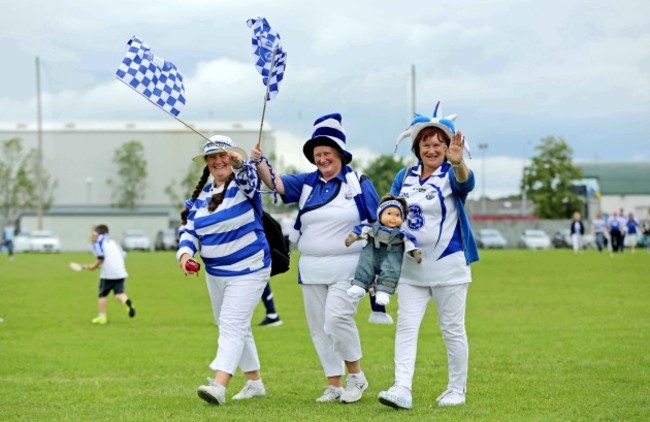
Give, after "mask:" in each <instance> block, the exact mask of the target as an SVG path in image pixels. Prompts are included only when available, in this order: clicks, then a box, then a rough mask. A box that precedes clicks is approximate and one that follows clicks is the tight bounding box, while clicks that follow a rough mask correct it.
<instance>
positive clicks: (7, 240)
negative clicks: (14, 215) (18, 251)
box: [3, 220, 16, 261]
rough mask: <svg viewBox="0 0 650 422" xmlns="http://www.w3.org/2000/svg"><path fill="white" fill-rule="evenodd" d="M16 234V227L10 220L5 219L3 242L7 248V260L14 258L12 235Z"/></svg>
mask: <svg viewBox="0 0 650 422" xmlns="http://www.w3.org/2000/svg"><path fill="white" fill-rule="evenodd" d="M15 235H16V227H14V225H13V222H12V221H11V220H7V223H6V224H5V228H4V235H3V236H4V244H5V248H7V256H9V260H10V261H13V259H14V236H15Z"/></svg>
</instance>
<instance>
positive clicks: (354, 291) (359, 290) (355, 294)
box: [348, 286, 366, 300]
mask: <svg viewBox="0 0 650 422" xmlns="http://www.w3.org/2000/svg"><path fill="white" fill-rule="evenodd" d="M365 295H366V291H365V289H364V288H363V287H359V286H352V287H350V288H349V289H348V296H350V297H351V298H352V299H358V300H361V299H363V297H364V296H365Z"/></svg>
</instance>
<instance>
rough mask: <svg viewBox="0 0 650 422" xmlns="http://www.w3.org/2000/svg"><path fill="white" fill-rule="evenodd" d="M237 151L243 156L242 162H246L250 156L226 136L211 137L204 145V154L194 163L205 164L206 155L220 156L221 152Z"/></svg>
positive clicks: (195, 159)
mask: <svg viewBox="0 0 650 422" xmlns="http://www.w3.org/2000/svg"><path fill="white" fill-rule="evenodd" d="M228 151H235V152H237V153H239V155H241V157H242V160H244V161H246V158H247V157H248V155H247V154H246V151H244V150H243V149H241V148H239V147H238V146H235V143H234V142H233V141H232V139H230V138H229V137H227V136H225V135H213V136H211V137H210V140H209V141H206V142H205V144H204V145H203V153H201V154H199V155H197V156H196V157H194V158H192V161H194V162H197V163H205V157H206V155H210V154H218V153H220V152H228Z"/></svg>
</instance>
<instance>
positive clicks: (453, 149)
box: [446, 131, 465, 163]
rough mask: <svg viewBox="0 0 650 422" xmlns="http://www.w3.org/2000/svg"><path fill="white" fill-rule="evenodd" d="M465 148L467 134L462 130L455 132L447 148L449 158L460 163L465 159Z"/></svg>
mask: <svg viewBox="0 0 650 422" xmlns="http://www.w3.org/2000/svg"><path fill="white" fill-rule="evenodd" d="M464 148H465V136H463V133H462V132H461V131H458V132H456V133H454V135H453V136H452V137H451V142H450V143H449V148H447V154H446V157H447V160H449V161H451V162H452V163H460V162H461V161H462V160H463V149H464Z"/></svg>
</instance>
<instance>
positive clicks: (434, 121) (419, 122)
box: [395, 101, 471, 156]
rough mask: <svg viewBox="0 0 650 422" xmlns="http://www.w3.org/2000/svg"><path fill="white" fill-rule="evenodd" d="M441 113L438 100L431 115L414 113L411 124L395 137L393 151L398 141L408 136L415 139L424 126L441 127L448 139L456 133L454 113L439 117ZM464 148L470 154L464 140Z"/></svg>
mask: <svg viewBox="0 0 650 422" xmlns="http://www.w3.org/2000/svg"><path fill="white" fill-rule="evenodd" d="M441 115H442V107H440V101H438V102H437V103H436V108H435V109H434V110H433V116H432V117H428V116H424V115H422V114H418V113H416V115H415V118H414V119H413V120H412V121H411V124H410V125H409V126H408V127H407V128H406V130H405V131H404V132H402V133H400V135H399V136H398V137H397V141H396V142H395V152H397V147H398V146H399V144H400V142H402V141H403V140H404V139H406V138H408V137H411V139H412V140H413V141H415V138H417V136H418V133H420V131H421V130H422V129H424V128H425V127H430V126H433V127H437V128H439V129H441V130H442V131H443V132H444V133H445V135H447V137H448V138H449V140H451V138H452V136H453V135H454V134H455V133H456V125H455V124H454V120H456V114H450V115H449V116H445V117H440V116H441ZM465 150H466V151H467V153H468V154H470V150H469V144H468V143H467V142H465ZM470 156H471V155H470Z"/></svg>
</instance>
